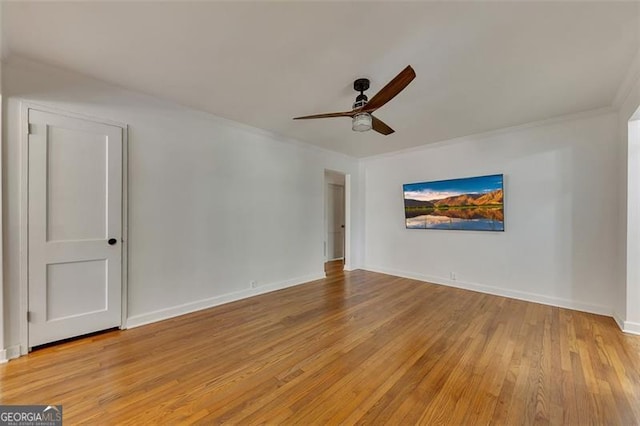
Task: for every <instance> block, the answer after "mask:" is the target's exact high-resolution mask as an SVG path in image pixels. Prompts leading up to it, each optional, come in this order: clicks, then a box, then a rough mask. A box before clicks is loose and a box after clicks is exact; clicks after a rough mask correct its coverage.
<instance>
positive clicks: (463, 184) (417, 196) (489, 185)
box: [403, 175, 502, 201]
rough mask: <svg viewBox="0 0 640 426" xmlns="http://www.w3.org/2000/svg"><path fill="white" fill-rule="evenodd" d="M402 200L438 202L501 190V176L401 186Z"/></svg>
mask: <svg viewBox="0 0 640 426" xmlns="http://www.w3.org/2000/svg"><path fill="white" fill-rule="evenodd" d="M403 189H404V198H408V199H412V200H420V201H431V200H440V199H443V198H447V197H454V196H456V195H462V194H484V193H487V192H491V191H495V190H496V189H502V175H490V176H478V177H472V178H464V179H451V180H439V181H435V182H420V183H409V184H406V185H403Z"/></svg>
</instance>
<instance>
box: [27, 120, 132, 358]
mask: <svg viewBox="0 0 640 426" xmlns="http://www.w3.org/2000/svg"><path fill="white" fill-rule="evenodd" d="M122 146H123V145H122V128H120V127H116V126H110V125H107V124H101V123H96V122H93V121H87V120H80V119H77V118H70V117H65V116H63V115H58V114H52V113H47V112H42V111H37V110H32V109H31V110H29V145H28V152H29V154H28V155H29V159H28V160H29V184H28V185H29V187H28V194H29V199H28V203H29V206H28V209H29V213H28V214H29V224H28V234H29V237H28V238H29V248H28V259H29V260H28V261H29V268H28V274H29V276H28V283H29V284H28V286H29V347H33V346H37V345H42V344H44V343H49V342H54V341H57V340H62V339H66V338H69V337H74V336H79V335H82V334H87V333H91V332H94V331H99V330H104V329H107V328H112V327H117V326H120V324H121V310H122V294H121V292H122Z"/></svg>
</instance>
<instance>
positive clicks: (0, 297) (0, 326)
mask: <svg viewBox="0 0 640 426" xmlns="http://www.w3.org/2000/svg"><path fill="white" fill-rule="evenodd" d="M3 8H4V5H3V2H1V1H0V242H1V241H2V228H3V226H2V224H3V222H2V211H3V207H2V192H3V187H4V179H3V177H2V176H3V169H2V151H4V142H3V137H2V121H3V114H2V111H3V98H2V92H3V90H2V59H3V52H4V48H3V47H4V43H5V40H4V36H3V28H4V26H3V25H2V24H3V21H2V16H3V13H2V11H3ZM3 264H4V256H3V244H0V362H1V361H2V360H4V359H6V358H7V354H6V351H5V349H4V348H5V347H6V346H5V343H4V328H5V325H4V315H5V309H4V282H3V275H4V274H3V268H2V265H3Z"/></svg>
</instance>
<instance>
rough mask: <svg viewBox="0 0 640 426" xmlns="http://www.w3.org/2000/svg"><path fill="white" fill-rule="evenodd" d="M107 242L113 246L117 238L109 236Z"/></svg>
mask: <svg viewBox="0 0 640 426" xmlns="http://www.w3.org/2000/svg"><path fill="white" fill-rule="evenodd" d="M107 242H108V243H109V245H110V246H113V245H115V244H116V243H117V242H118V240H116V239H115V238H109V241H107Z"/></svg>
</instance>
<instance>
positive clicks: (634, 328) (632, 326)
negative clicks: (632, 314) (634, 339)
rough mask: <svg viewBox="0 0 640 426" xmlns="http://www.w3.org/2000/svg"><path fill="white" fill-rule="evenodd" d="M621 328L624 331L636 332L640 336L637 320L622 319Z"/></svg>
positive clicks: (639, 324)
mask: <svg viewBox="0 0 640 426" xmlns="http://www.w3.org/2000/svg"><path fill="white" fill-rule="evenodd" d="M621 328H622V331H624V332H625V333H629V334H637V335H638V336H640V323H638V322H632V321H624V322H623V323H622V327H621Z"/></svg>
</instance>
